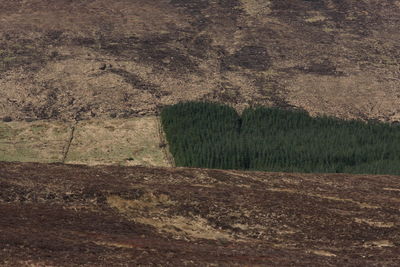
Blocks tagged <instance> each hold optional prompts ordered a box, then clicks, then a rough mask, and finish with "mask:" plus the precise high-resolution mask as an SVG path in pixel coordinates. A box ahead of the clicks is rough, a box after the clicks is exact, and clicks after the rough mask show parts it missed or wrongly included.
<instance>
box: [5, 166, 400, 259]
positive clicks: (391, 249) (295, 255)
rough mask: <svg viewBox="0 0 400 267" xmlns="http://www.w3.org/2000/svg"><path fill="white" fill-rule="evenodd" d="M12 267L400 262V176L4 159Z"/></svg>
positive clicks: (8, 249) (7, 242)
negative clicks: (121, 165) (246, 170)
mask: <svg viewBox="0 0 400 267" xmlns="http://www.w3.org/2000/svg"><path fill="white" fill-rule="evenodd" d="M0 170H1V172H0V186H1V191H0V213H1V216H0V236H1V238H0V265H6V266H32V265H33V266H36V265H40V266H45V265H49V266H78V265H79V266H82V265H83V266H98V265H107V266H126V265H139V264H142V265H163V266H185V265H186V266H199V265H202V266H205V265H208V266H216V265H218V266H220V265H230V266H232V265H241V266H245V265H247V266H248V265H252V266H271V265H279V266H288V265H296V266H310V265H313V266H378V265H379V266H398V265H399V264H400V234H399V233H400V211H399V203H400V179H399V177H396V176H384V175H381V176H368V175H351V176H350V175H345V174H284V173H261V172H239V171H222V170H205V169H186V168H175V169H172V168H146V167H116V166H114V167H112V166H108V167H107V166H101V167H88V166H77V165H75V166H74V165H61V164H34V163H0Z"/></svg>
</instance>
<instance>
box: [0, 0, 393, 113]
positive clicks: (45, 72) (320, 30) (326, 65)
mask: <svg viewBox="0 0 400 267" xmlns="http://www.w3.org/2000/svg"><path fill="white" fill-rule="evenodd" d="M0 19H1V23H0V117H5V116H11V117H12V118H13V119H26V118H33V119H68V120H69V119H86V118H90V117H110V116H111V117H130V116H137V115H146V114H156V113H157V112H158V111H159V107H160V106H163V105H166V104H172V103H176V102H178V101H180V100H194V99H196V100H200V99H206V100H212V101H221V102H225V103H229V104H232V105H234V106H235V107H237V108H238V109H242V108H243V107H244V106H246V105H248V104H254V103H260V104H266V105H277V106H283V107H290V106H295V107H299V108H304V109H305V110H307V111H309V112H310V113H311V114H312V115H315V114H329V115H335V116H339V117H342V118H351V117H356V118H363V119H366V118H377V119H380V120H387V121H396V120H399V119H400V108H399V104H400V93H399V92H400V85H399V78H400V73H399V63H400V62H399V61H400V52H399V51H400V49H399V48H400V45H399V44H400V32H399V23H400V21H399V20H400V1H398V0H383V1H375V0H361V1H360V0H340V1H339V0H320V1H318V0H298V1H292V0H269V1H267V0H213V1H212V0H168V1H167V0H129V1H128V0H117V1H105V0H93V1H81V0H76V1H70V0H53V1H51V0H33V1H23V0H15V1H4V0H2V1H0Z"/></svg>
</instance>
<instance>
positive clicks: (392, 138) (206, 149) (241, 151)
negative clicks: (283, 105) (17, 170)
mask: <svg viewBox="0 0 400 267" xmlns="http://www.w3.org/2000/svg"><path fill="white" fill-rule="evenodd" d="M161 120H162V124H163V127H164V131H165V133H166V138H167V141H168V142H169V145H170V151H171V153H172V155H173V156H174V158H175V163H176V165H177V166H187V167H203V168H217V169H241V170H259V171H283V172H330V173H332V172H346V173H371V174H397V175H399V174H400V142H399V141H400V127H398V126H391V125H389V124H385V123H377V122H369V123H365V122H362V121H356V120H352V121H345V120H340V119H336V118H332V117H318V118H312V117H310V116H309V115H308V114H307V113H306V112H304V111H288V110H282V109H278V108H268V107H254V108H248V109H246V110H244V112H243V113H242V116H239V115H238V114H237V113H236V111H235V110H234V109H233V108H231V107H229V106H226V105H222V104H215V103H205V102H186V103H179V104H176V105H173V106H168V107H166V108H164V109H163V111H162V112H161Z"/></svg>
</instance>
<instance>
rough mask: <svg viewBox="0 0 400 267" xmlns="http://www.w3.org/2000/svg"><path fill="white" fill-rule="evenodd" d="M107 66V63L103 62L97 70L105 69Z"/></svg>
mask: <svg viewBox="0 0 400 267" xmlns="http://www.w3.org/2000/svg"><path fill="white" fill-rule="evenodd" d="M106 68H107V65H106V64H105V63H102V64H101V65H100V67H99V70H105V69H106Z"/></svg>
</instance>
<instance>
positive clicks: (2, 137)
mask: <svg viewBox="0 0 400 267" xmlns="http://www.w3.org/2000/svg"><path fill="white" fill-rule="evenodd" d="M157 122H158V119H157V117H143V118H134V119H108V120H89V121H82V122H79V123H78V124H77V125H76V126H75V132H74V136H73V139H72V143H71V145H70V147H69V151H68V153H67V155H66V159H65V162H66V163H78V164H89V165H96V164H119V165H147V166H168V163H167V161H166V159H165V157H164V154H163V151H162V149H161V148H160V147H159V143H160V138H159V129H158V124H157ZM71 126H72V123H62V122H58V121H36V122H32V123H28V122H10V123H3V122H1V123H0V161H21V162H61V161H62V160H63V156H64V152H65V150H66V148H67V143H68V141H69V138H70V135H71Z"/></svg>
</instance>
